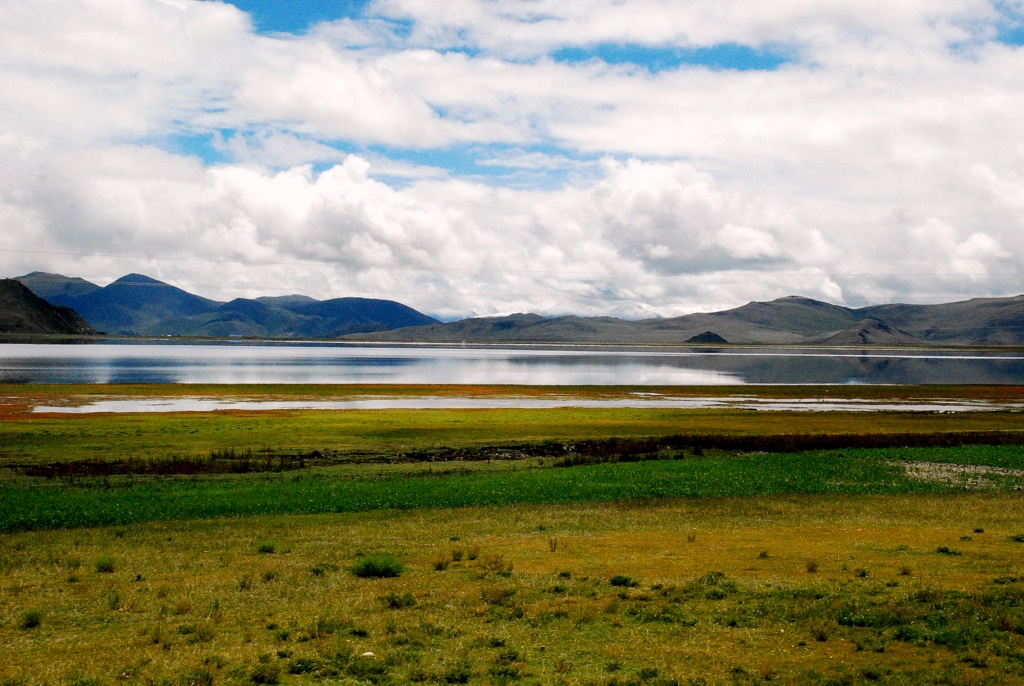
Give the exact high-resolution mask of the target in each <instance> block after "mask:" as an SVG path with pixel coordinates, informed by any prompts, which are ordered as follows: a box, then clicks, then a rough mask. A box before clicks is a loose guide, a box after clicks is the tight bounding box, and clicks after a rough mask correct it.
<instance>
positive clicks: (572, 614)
mask: <svg viewBox="0 0 1024 686" xmlns="http://www.w3.org/2000/svg"><path fill="white" fill-rule="evenodd" d="M167 388H168V387H161V389H167ZM171 389H172V390H171V392H172V393H175V394H182V395H189V396H198V395H204V394H208V395H210V396H212V397H224V396H229V397H242V396H245V397H252V396H253V395H257V396H258V397H299V396H301V395H302V394H303V393H309V394H311V397H326V396H330V397H336V394H337V393H341V394H342V395H344V394H345V393H349V392H355V391H353V390H352V389H349V390H346V391H339V390H337V389H335V390H334V391H333V392H328V391H326V390H325V389H319V388H310V387H284V388H276V389H254V388H253V387H244V388H230V389H229V388H220V389H218V388H212V387H192V388H184V389H183V388H178V387H171ZM140 390H141V389H139V388H134V387H116V388H115V387H80V388H79V387H74V388H68V389H65V392H64V393H61V391H60V389H58V388H54V387H31V388H20V389H19V388H14V387H8V388H6V389H4V391H5V393H4V394H2V400H0V406H2V410H0V412H2V416H0V532H2V533H0V645H4V646H5V649H4V656H3V659H2V660H0V686H35V685H36V684H54V685H61V686H106V685H109V686H114V685H115V684H121V683H125V684H145V685H147V686H150V685H154V686H155V685H158V684H159V685H162V686H164V685H165V686H213V684H232V685H237V686H243V685H244V686H252V685H253V684H275V683H295V684H300V683H316V684H325V685H327V684H330V685H331V686H334V685H338V686H340V685H341V684H350V685H362V684H402V683H424V684H453V683H454V684H458V683H470V684H476V683H479V684H549V683H564V684H594V685H602V686H612V685H616V686H623V685H625V684H631V685H636V686H644V685H647V684H651V685H659V684H661V685H667V684H720V683H721V684H736V683H739V684H748V683H749V684H753V683H771V682H774V683H796V684H846V683H849V684H853V683H889V684H981V683H1022V682H1024V508H1022V507H1021V505H1022V504H1024V500H1022V499H1024V496H1022V491H1021V489H1022V488H1024V447H1021V446H1020V445H1017V444H1015V443H1019V439H1018V434H1019V430H1020V428H1021V427H1020V422H1019V421H1018V416H1019V415H1017V414H1016V413H1012V412H971V413H958V414H935V413H854V412H849V413H792V412H770V413H765V412H754V411H736V410H714V411H713V410H689V411H685V410H611V409H602V410H581V409H574V408H564V409H555V410H458V411H456V410H405V411H391V410H380V411H352V410H346V411H334V412H327V411H317V412H312V411H289V412H256V413H244V412H216V413H208V414H145V415H142V414H134V415H132V414H129V415H75V416H72V415H36V414H32V413H30V412H28V411H27V410H28V409H29V408H30V407H31V406H32V405H33V404H48V403H53V402H64V403H80V402H85V401H87V400H88V399H90V398H96V397H111V396H113V397H126V396H129V395H132V394H138V393H139V392H140ZM429 390H430V389H421V388H401V389H397V390H395V389H364V390H363V391H360V392H366V393H370V394H373V393H378V394H379V393H384V392H385V391H386V392H388V393H391V394H392V395H395V394H401V393H407V394H416V393H424V394H426V393H428V392H429ZM507 390H508V389H493V388H480V389H467V392H469V393H479V394H488V393H498V392H507ZM822 390H823V389H815V391H816V392H819V393H820V392H822ZM825 390H831V389H825ZM150 391H152V389H150ZM591 391H592V392H593V393H595V394H604V396H603V397H607V396H614V394H616V393H620V392H621V389H596V390H595V389H591ZM591 391H587V392H591ZM719 391H720V389H710V390H707V391H706V392H709V393H717V392H719ZM835 391H836V393H843V394H846V396H845V397H866V396H858V395H856V393H855V392H854V391H852V390H850V389H846V388H843V389H835ZM439 392H441V393H447V392H454V391H452V389H440V391H439ZM516 392H517V393H519V392H522V393H539V394H544V393H549V392H551V389H542V390H537V389H532V390H531V389H517V390H516ZM559 392H561V393H566V392H569V390H568V389H561V390H560V391H559ZM687 392H695V391H693V389H689V390H687ZM758 392H763V393H766V394H770V393H779V394H782V395H785V394H790V393H793V392H794V390H793V389H792V388H783V389H769V388H765V389H759V391H758ZM893 392H894V393H897V394H903V395H902V396H901V397H922V396H917V395H914V392H915V391H914V389H898V390H896V391H893ZM955 392H956V389H945V390H941V389H926V390H924V391H922V393H932V394H933V395H932V396H930V397H940V398H945V397H955ZM865 393H866V395H868V396H871V397H875V398H877V397H890V396H884V395H883V396H880V395H879V393H880V391H879V390H878V389H877V388H876V389H869V390H867V391H865ZM1014 393H1015V391H1012V390H1008V389H963V394H962V395H963V397H969V398H975V399H978V398H981V399H985V398H988V399H998V398H1002V399H1014V398H1015V396H1014ZM790 397H799V396H790ZM967 432H971V433H967ZM967 436H974V437H979V436H980V437H981V438H983V439H984V440H985V441H987V442H988V443H990V444H987V445H984V444H966V445H962V444H960V443H963V440H962V439H964V437H967ZM709 437H711V438H714V437H717V438H716V439H715V440H718V441H719V442H720V445H718V444H715V443H714V442H713V441H712V442H711V443H708V444H707V445H706V446H705V447H701V446H703V445H704V444H703V443H701V442H700V441H697V442H696V443H695V442H694V440H695V439H701V440H704V439H708V440H710V438H709ZM807 437H819V438H820V437H828V438H829V440H834V441H839V444H840V445H844V444H843V441H846V442H848V443H849V445H845V447H837V448H833V449H827V450H825V449H816V450H805V451H793V450H777V449H776V448H777V446H780V445H782V446H785V445H788V444H790V443H792V442H794V441H798V440H804V439H806V438H807ZM935 437H938V439H939V440H937V441H936V442H937V443H943V442H949V443H950V445H948V446H943V445H929V446H927V447H914V445H916V444H917V443H920V442H921V441H922V440H932V439H934V438H935ZM726 439H728V440H726ZM734 439H735V440H740V439H742V441H741V442H742V445H743V446H744V447H742V448H738V447H735V445H740V444H739V443H736V444H735V445H734V446H733V447H723V446H727V445H733V444H730V443H729V442H728V441H729V440H734ZM744 441H745V442H744ZM751 441H752V442H751ZM1001 441H1009V443H1008V444H1003V445H999V444H997V443H999V442H1001ZM565 442H569V443H571V444H572V446H573V448H572V451H570V452H568V453H565V454H560V453H558V451H557V450H555V451H554V452H552V451H551V446H556V447H557V446H559V445H562V444H564V443H565ZM860 444H868V445H884V446H887V447H876V448H865V447H857V445H860ZM759 445H761V446H764V447H772V450H771V451H769V450H762V449H757V446H759ZM751 446H753V447H751ZM246 451H250V452H251V453H252V454H253V455H257V456H259V455H263V456H265V457H267V456H274V457H275V459H278V460H280V459H281V458H282V456H284V455H309V456H310V457H308V463H307V462H306V461H303V462H301V463H299V464H294V463H292V462H289V463H288V465H289V467H288V468H287V469H284V468H281V469H282V470H281V471H276V470H275V465H277V466H278V467H280V466H281V465H282V464H284V463H283V462H280V461H279V462H276V463H275V462H272V461H269V460H270V457H267V459H268V461H267V462H266V463H260V464H262V465H263V466H265V467H267V470H264V471H260V470H259V469H253V470H251V471H249V470H248V465H249V462H248V460H249V458H248V457H246V458H245V460H246V462H245V465H246V466H247V469H246V470H245V472H244V473H231V472H230V471H228V472H213V471H211V472H209V473H194V474H191V473H175V470H177V469H178V468H179V467H180V468H182V469H184V468H185V467H186V466H188V465H193V466H194V465H196V464H206V465H209V464H212V463H213V462H216V461H215V460H213V462H211V460H212V457H211V456H212V455H220V456H222V457H221V458H219V459H221V461H222V462H224V463H225V464H229V465H236V463H238V456H237V455H236V452H237V453H238V454H242V453H244V454H245V455H246V456H248V455H249V452H246ZM531 451H533V452H531ZM229 453H230V457H227V455H228V454H229ZM314 453H315V454H316V455H318V456H319V457H313V455H314ZM306 459H307V458H303V460H306ZM190 460H192V461H190ZM203 460H206V462H203ZM71 463H75V464H85V465H92V467H90V468H93V467H96V465H100V466H102V465H118V466H120V467H124V466H127V469H126V470H122V471H121V472H116V473H113V474H112V475H109V476H107V475H99V474H98V473H96V474H91V475H86V476H76V475H75V473H74V472H69V473H67V474H66V475H64V476H52V474H51V475H50V476H49V477H47V476H32V474H35V473H37V472H33V471H32V470H34V469H35V470H39V469H40V468H42V467H47V468H50V469H53V468H54V465H58V464H60V465H65V466H66V465H68V464H71ZM217 464H220V463H217ZM154 465H158V466H162V468H164V467H166V468H167V469H166V470H165V471H164V472H161V473H152V472H151V471H147V470H149V469H150V468H152V467H153V466H154ZM38 473H43V472H38ZM57 473H61V472H57ZM375 555H385V556H391V557H390V558H382V559H385V560H390V561H389V562H387V563H386V564H385V565H384V566H385V567H388V565H394V567H393V571H396V572H400V573H398V574H397V576H393V577H391V578H372V577H371V578H360V577H359V576H357V575H356V574H353V573H352V570H353V569H355V568H357V567H359V566H360V565H361V566H362V567H364V568H366V567H367V566H368V565H369V562H370V561H371V560H373V556H375ZM367 653H372V655H371V654H367Z"/></svg>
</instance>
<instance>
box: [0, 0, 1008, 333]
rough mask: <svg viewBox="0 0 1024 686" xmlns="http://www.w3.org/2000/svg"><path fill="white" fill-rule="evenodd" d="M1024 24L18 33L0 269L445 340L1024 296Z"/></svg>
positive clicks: (496, 4)
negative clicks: (369, 313) (649, 320)
mask: <svg viewBox="0 0 1024 686" xmlns="http://www.w3.org/2000/svg"><path fill="white" fill-rule="evenodd" d="M1019 8H1020V3H1019V2H1017V1H1016V0H1015V1H1014V2H1009V1H1004V0H901V2H898V3H871V4H866V3H858V2H853V1H852V0H777V2H772V3H750V2H747V1H746V0H688V1H687V2H685V3H681V2H678V0H633V1H632V2H630V3H621V2H618V1H617V0H579V1H578V2H572V3H566V2H564V1H560V0H449V1H447V2H443V3H441V2H422V1H421V0H375V1H374V2H373V4H370V3H364V2H348V3H346V2H334V3H324V2H315V3H314V2H284V1H277V0H265V1H261V2H260V1H256V0H239V1H238V2H236V3H233V4H225V3H222V2H215V1H213V0H175V2H164V1H163V0H105V2H104V3H71V4H68V3H62V2H60V0H38V2H33V3H2V4H0V80H2V81H3V82H4V84H5V88H4V89H3V90H2V91H0V225H2V226H4V227H5V228H6V227H8V226H14V227H17V229H16V230H11V231H4V232H3V233H2V237H0V265H2V268H3V270H4V271H5V272H6V273H8V274H10V275H15V274H20V273H25V272H28V271H34V270H44V271H56V272H59V273H68V274H71V275H75V276H82V277H84V278H88V279H91V280H94V281H96V282H98V283H103V282H106V281H109V280H113V279H115V278H117V277H119V276H121V275H122V274H124V273H128V272H141V273H146V274H150V275H152V276H154V277H157V278H162V279H164V280H167V281H171V282H173V283H175V284H176V285H180V286H182V287H192V288H193V290H197V291H199V292H202V293H203V294H204V295H207V296H208V297H215V298H224V299H229V298H231V297H237V296H240V295H245V296H250V297H254V296H260V295H276V294H280V293H292V292H306V293H309V294H310V295H313V296H315V297H335V296H338V295H364V296H370V297H388V298H393V299H398V300H401V301H403V302H406V303H408V304H410V305H412V306H414V307H417V308H418V309H421V310H423V311H427V312H430V313H433V314H440V315H443V316H464V315H468V314H494V313H501V312H513V311H534V312H540V313H545V314H562V313H567V312H573V313H578V314H594V315H599V314H614V315H618V316H632V317H643V316H652V315H662V316H671V315H675V314H682V313H685V312H692V311H698V310H714V309H723V308H727V307H733V306H738V305H742V304H743V303H745V302H747V301H750V300H766V299H772V298H776V297H781V296H785V295H791V294H796V295H804V296H808V297H813V298H818V299H821V300H827V301H830V302H835V303H840V304H848V305H862V304H868V303H876V302H891V301H906V302H940V301H949V300H954V299H958V298H964V297H972V296H987V295H1006V294H1014V293H1020V292H1024V278H1022V273H1024V143H1022V142H1021V141H1024V121H1022V119H1021V117H1020V116H1019V114H1018V113H1019V112H1020V111H1022V110H1024V82H1022V77H1021V74H1024V49H1022V48H1021V45H1022V44H1024V30H1022V23H1021V21H1020V19H1021V12H1020V9H1019ZM111 245H118V246H121V248H120V249H119V250H118V251H117V253H118V254H117V255H116V256H112V255H111V252H112V251H111V250H110V247H109V246H111Z"/></svg>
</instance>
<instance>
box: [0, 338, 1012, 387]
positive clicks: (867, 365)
mask: <svg viewBox="0 0 1024 686" xmlns="http://www.w3.org/2000/svg"><path fill="white" fill-rule="evenodd" d="M0 383H11V384H29V383H51V384H69V383H86V384H88V383H156V384H173V383H223V384H227V383H231V384H245V383H252V384H276V383H309V384H365V383H392V384H524V385H666V386H672V385H677V386H685V385H735V384H745V383H753V384H837V383H839V384H841V383H863V384H963V383H974V384H1024V357H1021V356H1019V355H1014V354H995V353H985V354H978V353H963V352H934V351H835V350H831V351H829V350H815V349H766V348H733V347H729V348H699V349H694V348H688V349H666V348H650V347H647V348H645V347H622V346H619V347H600V346H589V347H588V346H575V347H574V346H563V347H550V346H549V347H529V346H518V347H511V346H510V347H447V348H446V347H429V346H351V345H330V344H237V343H236V344H231V343H225V344H219V345H218V344H139V343H118V342H111V343H102V344H92V345H27V344H4V345H0Z"/></svg>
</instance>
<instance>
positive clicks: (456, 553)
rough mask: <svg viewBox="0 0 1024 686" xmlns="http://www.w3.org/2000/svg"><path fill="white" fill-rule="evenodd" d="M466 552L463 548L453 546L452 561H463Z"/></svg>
mask: <svg viewBox="0 0 1024 686" xmlns="http://www.w3.org/2000/svg"><path fill="white" fill-rule="evenodd" d="M464 554H465V553H464V552H463V551H462V550H459V549H458V548H453V549H452V562H461V561H462V556H463V555H464Z"/></svg>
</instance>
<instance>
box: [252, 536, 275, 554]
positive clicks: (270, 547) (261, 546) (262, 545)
mask: <svg viewBox="0 0 1024 686" xmlns="http://www.w3.org/2000/svg"><path fill="white" fill-rule="evenodd" d="M276 550H277V541H274V540H270V539H267V540H266V541H260V542H259V543H258V544H256V552H258V553H263V554H264V555H273V554H274V552H275V551H276Z"/></svg>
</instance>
